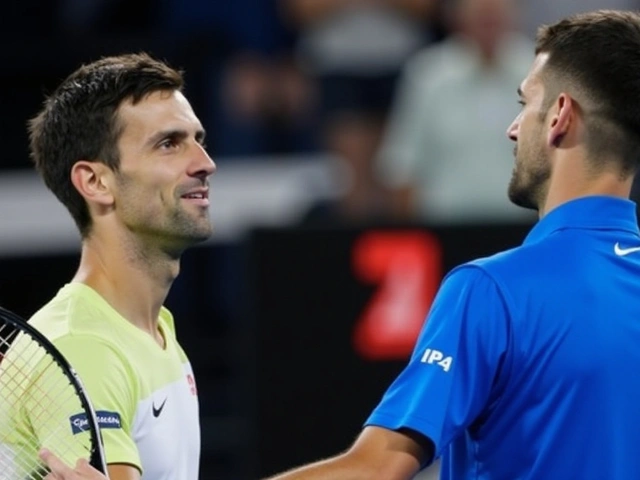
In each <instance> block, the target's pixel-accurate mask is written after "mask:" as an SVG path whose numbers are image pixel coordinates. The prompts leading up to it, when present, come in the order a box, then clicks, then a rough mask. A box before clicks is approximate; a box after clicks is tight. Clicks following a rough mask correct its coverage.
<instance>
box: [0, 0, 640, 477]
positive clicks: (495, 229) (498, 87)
mask: <svg viewBox="0 0 640 480" xmlns="http://www.w3.org/2000/svg"><path fill="white" fill-rule="evenodd" d="M639 7H640V0H535V1H534V0H519V1H518V0H7V1H5V3H4V4H3V11H2V14H0V38H1V39H2V46H3V48H0V87H1V88H0V106H1V110H0V144H1V145H2V146H3V152H2V155H0V202H1V203H0V267H2V268H0V303H1V304H3V305H4V306H7V307H9V308H13V309H14V310H16V311H18V312H19V313H21V314H23V315H30V314H31V313H33V311H35V309H36V308H38V307H39V306H40V305H41V304H42V303H44V302H45V301H46V300H47V299H48V298H49V297H50V296H51V295H52V294H53V293H54V292H55V291H56V290H57V288H59V286H61V285H62V284H63V283H64V282H65V281H67V280H68V279H69V278H70V276H71V274H72V272H73V270H74V268H75V265H76V262H77V255H76V253H77V246H78V242H77V238H76V237H77V236H76V235H75V233H74V231H73V225H72V224H71V221H70V220H68V219H67V218H66V214H65V212H64V211H62V210H61V209H60V208H59V207H57V206H56V205H55V200H54V199H53V197H52V196H51V195H49V194H48V193H47V192H46V191H45V190H44V186H43V185H42V184H41V182H40V181H39V180H38V179H37V178H36V177H35V173H34V172H33V169H32V166H31V164H30V162H29V159H28V155H27V135H26V128H25V125H26V122H27V120H28V118H29V117H31V116H32V115H34V114H35V112H36V111H37V110H38V108H39V106H40V104H41V102H42V100H43V98H44V95H45V94H46V93H47V92H50V91H51V90H52V89H53V88H55V86H56V85H57V84H58V82H59V81H61V80H62V79H63V78H64V77H65V76H66V75H68V74H69V73H70V72H71V71H73V70H74V69H75V68H77V67H78V66H79V65H81V64H82V63H86V62H89V61H92V60H95V59H98V58H99V57H101V56H103V55H107V54H116V53H123V52H134V51H146V52H149V53H151V54H153V55H154V56H156V57H159V58H162V59H165V60H167V61H168V62H169V63H170V64H172V65H173V66H175V67H180V68H182V69H184V70H185V72H186V80H187V88H186V94H187V96H188V98H189V99H190V100H191V102H192V105H193V107H194V110H195V111H196V113H197V114H198V115H199V117H200V119H201V120H202V122H203V124H204V126H205V128H206V130H207V145H208V150H209V153H210V154H211V156H212V157H213V158H214V160H215V161H216V163H217V165H218V173H217V174H216V176H215V177H214V178H213V180H212V186H213V195H212V200H213V205H212V212H211V215H212V218H213V219H214V223H215V224H216V230H217V233H216V237H215V238H214V239H212V240H211V242H209V243H207V244H206V245H204V246H202V247H200V248H197V249H194V250H193V251H192V252H189V253H188V254H186V255H185V259H184V267H183V272H182V274H181V277H180V279H179V281H178V282H177V283H176V285H175V288H174V289H173V291H172V293H171V296H170V299H169V304H170V306H171V307H172V308H173V310H174V312H175V314H176V316H177V320H178V327H179V330H178V331H179V333H180V335H181V339H182V341H183V343H184V344H185V348H186V350H187V351H188V352H189V353H190V354H191V357H192V360H193V363H194V367H195V369H196V373H197V374H198V378H199V387H200V396H201V401H202V422H203V473H202V478H203V479H205V478H206V479H221V480H224V479H234V480H238V479H239V480H242V479H252V478H258V477H259V476H261V475H266V474H269V473H273V472H274V471H275V470H278V469H283V468H286V467H289V466H293V465H294V464H295V463H297V462H303V461H309V460H313V459H315V458H317V457H319V456H324V455H328V454H331V453H334V452H335V451H337V450H338V449H341V448H345V447H346V446H347V445H348V443H349V442H350V441H351V439H352V438H353V437H354V436H355V435H356V434H357V432H358V429H359V426H360V425H361V423H362V421H364V419H365V418H366V416H367V414H368V413H369V410H370V409H371V408H372V407H373V406H374V405H375V403H376V402H377V400H378V398H379V396H380V395H381V394H382V393H383V391H384V388H385V387H386V385H387V383H388V382H389V381H390V379H392V378H393V376H394V375H395V374H396V373H397V372H398V371H399V369H400V368H401V366H402V362H403V360H404V359H406V356H407V355H408V350H407V348H408V347H407V344H410V343H411V340H412V338H413V337H411V332H414V330H415V321H414V324H413V325H414V329H413V330H412V329H411V328H409V327H410V325H409V324H407V323H406V322H407V320H405V318H408V317H411V318H418V320H420V319H422V318H423V317H424V314H425V313H426V309H427V308H428V304H429V301H430V298H431V297H430V295H432V290H433V288H432V287H433V285H435V286H437V282H438V281H439V279H440V278H441V276H442V275H443V274H444V273H446V271H447V270H448V269H449V268H451V267H452V266H454V265H455V264H457V263H459V262H462V261H465V260H467V259H470V258H472V257H473V256H476V255H482V254H490V253H492V252H493V251H495V250H497V249H500V248H506V247H509V246H514V245H517V244H518V243H519V242H520V241H521V240H522V238H523V236H524V234H525V233H526V231H527V229H528V228H529V227H530V225H531V224H532V223H533V222H534V221H535V215H534V214H533V213H532V212H527V211H523V210H520V209H518V208H516V207H514V206H512V205H510V204H509V202H508V200H507V197H506V186H507V184H508V181H509V178H510V175H511V171H512V168H513V145H512V144H511V142H510V141H509V140H508V139H507V137H506V133H505V132H506V129H507V126H508V125H509V124H510V122H511V121H512V119H513V118H514V117H515V116H516V115H517V113H518V110H519V106H518V104H517V100H518V98H517V95H516V89H517V87H518V85H519V84H520V82H521V80H522V79H523V78H524V76H525V75H526V73H527V70H528V68H529V65H530V62H531V61H532V59H533V40H534V38H535V32H536V28H537V26H538V25H540V24H541V23H548V22H553V21H555V20H557V19H559V18H560V17H563V16H565V15H568V14H571V13H576V12H579V11H585V10H591V9H596V8H621V9H636V8H639ZM634 196H635V197H634V198H637V197H638V195H637V194H636V193H634ZM425 272H426V273H425ZM414 307H415V308H414ZM412 315H413V316H412ZM382 317H384V319H383V320H382V323H383V324H384V322H385V321H387V322H391V323H393V322H394V321H396V322H399V323H398V324H399V325H405V326H407V325H409V327H407V328H408V330H406V331H408V332H409V334H408V335H409V336H408V337H407V335H405V336H404V337H402V335H399V336H398V334H397V332H396V333H393V329H391V330H390V331H387V330H385V329H384V328H383V327H384V326H383V327H380V324H377V323H375V322H376V321H379V318H382ZM372 319H373V320H372ZM376 319H378V320H376ZM385 319H386V320H385ZM359 322H365V323H366V322H373V323H370V324H369V325H370V326H371V325H373V326H372V327H371V328H369V329H368V330H366V329H365V330H362V329H358V325H359ZM402 322H405V323H402ZM376 325H378V327H376ZM406 331H405V333H406ZM363 332H364V333H363ZM389 332H391V333H389ZM394 339H395V340H394ZM394 342H395V343H394ZM172 441H179V439H173V440H172ZM433 472H434V471H433V470H432V471H431V474H433ZM426 475H429V474H426Z"/></svg>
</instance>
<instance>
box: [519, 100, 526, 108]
mask: <svg viewBox="0 0 640 480" xmlns="http://www.w3.org/2000/svg"><path fill="white" fill-rule="evenodd" d="M518 104H520V106H522V107H524V106H525V105H526V103H524V100H518Z"/></svg>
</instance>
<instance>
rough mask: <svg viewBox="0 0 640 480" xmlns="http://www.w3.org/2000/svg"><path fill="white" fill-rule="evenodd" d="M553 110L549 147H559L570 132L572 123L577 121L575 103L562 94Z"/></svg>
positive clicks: (548, 140)
mask: <svg viewBox="0 0 640 480" xmlns="http://www.w3.org/2000/svg"><path fill="white" fill-rule="evenodd" d="M551 108H552V110H551V119H550V123H549V133H548V135H547V145H548V146H550V147H559V146H560V144H561V143H562V139H563V138H564V137H565V135H566V134H567V133H568V132H569V128H570V127H571V123H572V122H573V121H575V113H576V112H575V103H574V101H573V99H572V98H571V97H570V96H569V95H568V94H566V93H561V94H560V95H558V98H557V99H556V101H555V103H554V105H553V106H552V107H551Z"/></svg>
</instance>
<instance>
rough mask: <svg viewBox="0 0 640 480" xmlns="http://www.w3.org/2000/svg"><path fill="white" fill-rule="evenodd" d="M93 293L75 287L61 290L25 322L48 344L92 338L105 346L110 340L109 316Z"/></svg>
mask: <svg viewBox="0 0 640 480" xmlns="http://www.w3.org/2000/svg"><path fill="white" fill-rule="evenodd" d="M101 302H104V301H103V300H101V299H100V298H98V297H97V294H96V293H95V292H92V291H91V290H90V289H88V287H85V286H83V285H79V284H67V285H65V286H63V287H62V288H61V289H60V290H59V291H58V293H57V294H56V296H55V297H53V298H52V299H51V300H50V301H49V302H47V303H46V304H45V305H44V306H42V307H41V308H40V309H39V310H38V311H37V312H36V313H34V314H33V316H32V317H31V318H30V319H29V323H30V324H31V325H33V326H34V327H35V328H37V329H38V330H39V331H40V332H41V333H42V334H43V335H45V336H46V337H47V338H48V339H49V340H50V341H52V342H54V343H55V342H57V341H58V340H60V339H62V338H66V337H78V338H84V339H85V340H86V339H88V338H96V339H98V340H100V341H101V342H102V343H108V342H109V339H110V338H112V337H113V334H114V329H113V322H112V321H110V318H109V316H110V312H109V310H108V309H106V308H104V305H102V303H101Z"/></svg>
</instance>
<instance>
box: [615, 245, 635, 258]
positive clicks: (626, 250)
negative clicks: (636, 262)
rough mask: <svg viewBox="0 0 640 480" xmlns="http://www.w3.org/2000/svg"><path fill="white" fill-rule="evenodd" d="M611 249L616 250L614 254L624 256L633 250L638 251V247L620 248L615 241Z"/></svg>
mask: <svg viewBox="0 0 640 480" xmlns="http://www.w3.org/2000/svg"><path fill="white" fill-rule="evenodd" d="M613 251H614V252H616V255H618V256H619V257H624V256H625V255H629V254H630V253H633V252H640V247H631V248H622V247H621V246H620V244H619V243H616V244H615V245H614V246H613Z"/></svg>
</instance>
